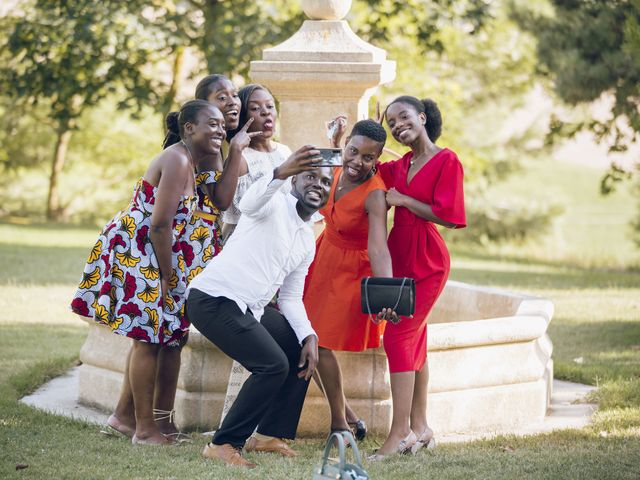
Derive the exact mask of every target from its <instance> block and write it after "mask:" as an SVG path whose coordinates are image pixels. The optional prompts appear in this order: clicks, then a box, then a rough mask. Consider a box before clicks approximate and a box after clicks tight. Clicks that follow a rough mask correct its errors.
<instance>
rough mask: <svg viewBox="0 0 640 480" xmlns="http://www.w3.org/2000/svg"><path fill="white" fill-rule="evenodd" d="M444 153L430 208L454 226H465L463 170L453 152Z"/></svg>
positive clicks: (437, 215)
mask: <svg viewBox="0 0 640 480" xmlns="http://www.w3.org/2000/svg"><path fill="white" fill-rule="evenodd" d="M443 153H444V152H443ZM446 155H447V156H446V158H445V159H444V161H443V162H442V168H441V170H440V176H439V178H438V181H437V183H436V185H435V189H434V193H433V203H432V205H431V210H432V211H433V213H434V215H435V216H436V217H438V218H440V219H441V220H444V221H445V222H449V223H453V224H454V225H455V228H464V227H466V226H467V217H466V214H465V211H464V189H463V179H464V170H463V168H462V163H460V160H459V159H458V156H457V155H456V154H455V153H453V152H452V151H447V152H446Z"/></svg>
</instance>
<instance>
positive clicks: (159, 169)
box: [144, 145, 191, 186]
mask: <svg viewBox="0 0 640 480" xmlns="http://www.w3.org/2000/svg"><path fill="white" fill-rule="evenodd" d="M190 168H191V162H190V161H189V158H188V157H187V155H186V153H185V152H184V150H183V149H182V148H180V147H178V146H177V145H173V146H171V147H169V148H167V149H166V150H163V151H162V152H160V153H159V154H158V155H156V156H155V157H154V158H153V160H151V163H150V164H149V167H148V168H147V171H146V173H145V175H144V177H145V180H147V181H148V182H149V183H151V184H152V185H155V186H157V185H158V184H159V183H160V177H162V176H163V175H176V176H180V175H185V174H186V173H188V172H189V170H190Z"/></svg>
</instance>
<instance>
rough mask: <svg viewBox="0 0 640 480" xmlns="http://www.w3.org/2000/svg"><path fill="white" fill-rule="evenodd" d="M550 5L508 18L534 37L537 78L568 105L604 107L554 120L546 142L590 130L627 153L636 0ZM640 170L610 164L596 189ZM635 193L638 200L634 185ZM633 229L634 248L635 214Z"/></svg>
mask: <svg viewBox="0 0 640 480" xmlns="http://www.w3.org/2000/svg"><path fill="white" fill-rule="evenodd" d="M516 5H518V4H516ZM550 5H551V7H552V8H551V9H550V10H548V11H545V10H542V11H540V10H538V11H535V10H534V11H532V10H531V9H530V8H522V7H521V6H520V8H515V7H514V8H513V13H512V16H513V18H514V19H516V20H517V21H518V23H519V24H520V25H521V26H522V27H523V28H524V29H526V30H528V31H530V32H531V33H532V34H533V35H535V37H536V38H537V42H538V43H537V54H538V59H539V62H540V63H539V66H538V69H537V73H538V74H539V75H541V76H543V77H546V78H548V79H549V80H550V81H551V85H552V88H553V90H554V91H555V93H556V94H557V95H558V96H559V97H560V99H562V100H563V101H564V102H566V103H568V104H569V105H572V106H576V105H583V104H588V103H589V102H593V101H595V100H597V99H599V98H602V97H605V98H606V99H607V101H608V102H609V104H610V108H609V115H608V116H607V117H606V118H602V119H600V118H593V117H592V116H590V115H588V116H583V117H582V118H578V119H575V118H574V119H569V120H567V119H566V118H561V117H559V116H555V117H553V118H552V121H551V124H550V132H549V135H550V140H552V141H554V140H556V139H562V138H567V137H571V136H573V135H575V133H576V132H579V131H582V130H588V131H591V132H592V133H593V134H594V135H595V138H596V139H597V140H598V141H600V142H602V143H604V144H606V145H607V146H608V147H609V150H610V151H612V152H623V151H626V150H627V149H628V148H629V146H630V145H631V144H633V143H635V142H637V141H638V139H640V0H609V1H606V2H594V1H591V0H551V1H550ZM634 171H635V173H634ZM639 171H640V159H636V160H635V164H634V165H631V166H629V165H627V166H621V165H617V164H615V163H613V164H612V165H611V167H610V169H609V171H608V172H607V173H606V174H605V175H604V176H603V178H602V183H601V190H602V192H603V193H605V194H606V193H610V192H611V191H613V189H614V188H615V186H616V184H617V183H619V182H620V181H623V180H629V179H632V178H633V177H634V176H636V177H637V174H638V172H639ZM636 188H637V192H636V193H637V196H638V197H639V198H640V184H638V185H637V186H636ZM635 228H636V243H637V244H638V245H640V209H639V213H638V217H637V220H636V222H635Z"/></svg>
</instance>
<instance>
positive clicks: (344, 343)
mask: <svg viewBox="0 0 640 480" xmlns="http://www.w3.org/2000/svg"><path fill="white" fill-rule="evenodd" d="M341 175H342V168H337V169H336V172H335V174H334V179H333V186H332V187H331V193H330V195H329V201H328V202H327V205H326V206H325V207H324V208H322V210H320V213H322V215H324V219H325V223H326V226H325V229H324V231H323V232H322V233H321V234H320V236H319V237H318V239H317V240H316V256H315V259H314V260H313V264H312V265H311V267H310V268H309V273H308V275H307V280H306V285H305V293H304V306H305V308H306V310H307V314H308V315H309V320H310V321H311V325H312V326H313V329H314V330H315V331H316V333H317V334H318V345H319V346H321V347H323V348H328V349H330V350H346V351H355V352H361V351H363V350H365V349H366V348H377V347H379V346H380V335H381V334H382V331H383V329H384V322H383V323H382V324H380V325H375V324H374V323H373V322H372V321H371V320H369V316H368V315H364V314H363V313H362V312H361V307H360V280H361V279H362V277H370V276H371V264H370V263H369V254H368V252H367V246H368V239H369V218H368V216H367V212H366V210H365V206H364V203H365V201H366V199H367V197H368V196H369V193H371V192H372V191H374V190H385V188H384V182H383V181H382V179H381V178H380V175H378V174H376V175H374V176H373V177H371V178H370V179H368V180H367V181H365V182H364V183H362V184H360V185H358V186H357V187H356V188H354V189H353V190H351V191H350V192H347V193H345V194H344V195H343V196H342V197H340V199H339V200H338V201H337V202H336V201H335V200H334V199H335V194H336V186H337V185H338V181H339V180H340V176H341Z"/></svg>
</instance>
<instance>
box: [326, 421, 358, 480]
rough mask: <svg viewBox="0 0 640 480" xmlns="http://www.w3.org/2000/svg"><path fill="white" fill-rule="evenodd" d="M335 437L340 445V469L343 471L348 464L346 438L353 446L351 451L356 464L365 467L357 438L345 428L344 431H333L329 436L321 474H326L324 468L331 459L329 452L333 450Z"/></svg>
mask: <svg viewBox="0 0 640 480" xmlns="http://www.w3.org/2000/svg"><path fill="white" fill-rule="evenodd" d="M334 438H335V440H336V444H337V445H338V457H339V459H340V471H343V470H344V468H345V464H346V456H345V450H344V439H345V438H346V439H347V441H348V442H349V446H350V447H351V451H352V452H353V457H354V459H355V461H356V465H358V467H360V468H364V467H363V466H362V457H361V456H360V450H358V445H357V443H356V439H355V438H353V435H352V434H351V432H349V431H347V430H345V431H342V432H331V434H330V435H329V438H328V439H327V444H326V445H325V447H324V454H323V457H322V467H321V468H320V472H319V473H320V474H321V475H324V473H325V472H324V469H325V467H326V466H327V462H328V461H329V453H330V452H331V446H332V443H333V439H334Z"/></svg>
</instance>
